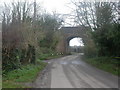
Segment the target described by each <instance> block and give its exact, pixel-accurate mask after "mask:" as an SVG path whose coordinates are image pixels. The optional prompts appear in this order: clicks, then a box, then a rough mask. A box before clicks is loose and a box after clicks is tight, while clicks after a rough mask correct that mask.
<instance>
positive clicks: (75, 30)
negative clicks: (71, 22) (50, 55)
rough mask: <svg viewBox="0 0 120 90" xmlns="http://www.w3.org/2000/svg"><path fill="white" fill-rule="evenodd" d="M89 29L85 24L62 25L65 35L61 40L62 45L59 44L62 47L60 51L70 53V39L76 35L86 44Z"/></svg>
mask: <svg viewBox="0 0 120 90" xmlns="http://www.w3.org/2000/svg"><path fill="white" fill-rule="evenodd" d="M88 29H89V28H88V27H83V26H79V27H62V28H61V29H60V32H61V35H62V36H63V39H62V40H61V41H62V42H61V41H60V42H61V45H62V46H60V44H58V46H59V47H61V48H62V49H60V50H61V51H60V52H63V53H69V41H70V40H71V39H73V38H75V37H80V38H82V40H83V43H84V44H86V43H87V40H88V36H87V31H88ZM58 52H59V50H58Z"/></svg>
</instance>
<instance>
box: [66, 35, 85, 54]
mask: <svg viewBox="0 0 120 90" xmlns="http://www.w3.org/2000/svg"><path fill="white" fill-rule="evenodd" d="M83 48H84V42H83V40H82V38H80V37H73V38H71V39H69V45H68V51H69V52H70V53H72V52H74V53H83Z"/></svg>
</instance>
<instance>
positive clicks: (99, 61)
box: [83, 56, 120, 76]
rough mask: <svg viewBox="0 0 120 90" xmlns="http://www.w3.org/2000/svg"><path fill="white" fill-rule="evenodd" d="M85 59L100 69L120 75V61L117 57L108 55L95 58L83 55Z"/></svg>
mask: <svg viewBox="0 0 120 90" xmlns="http://www.w3.org/2000/svg"><path fill="white" fill-rule="evenodd" d="M83 60H84V61H86V62H87V63H89V64H91V65H93V66H95V67H97V68H99V69H102V70H104V71H107V72H110V73H112V74H114V75H117V76H120V69H119V68H120V67H119V66H118V63H119V61H118V60H117V59H115V58H112V57H107V56H106V57H95V58H85V57H83Z"/></svg>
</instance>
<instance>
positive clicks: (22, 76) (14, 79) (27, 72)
mask: <svg viewBox="0 0 120 90" xmlns="http://www.w3.org/2000/svg"><path fill="white" fill-rule="evenodd" d="M45 66H46V63H43V62H39V64H37V65H32V64H30V65H26V66H22V67H21V69H16V70H14V71H11V72H8V73H7V74H6V75H4V76H3V84H2V87H3V88H27V87H26V86H23V85H21V84H20V83H25V82H32V81H34V80H35V78H36V77H37V75H38V73H39V72H40V71H42V70H43V69H44V67H45Z"/></svg>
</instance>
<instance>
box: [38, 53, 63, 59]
mask: <svg viewBox="0 0 120 90" xmlns="http://www.w3.org/2000/svg"><path fill="white" fill-rule="evenodd" d="M62 56H64V55H57V54H53V55H52V54H42V55H41V56H40V58H39V59H40V60H49V59H54V58H59V57H62Z"/></svg>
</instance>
